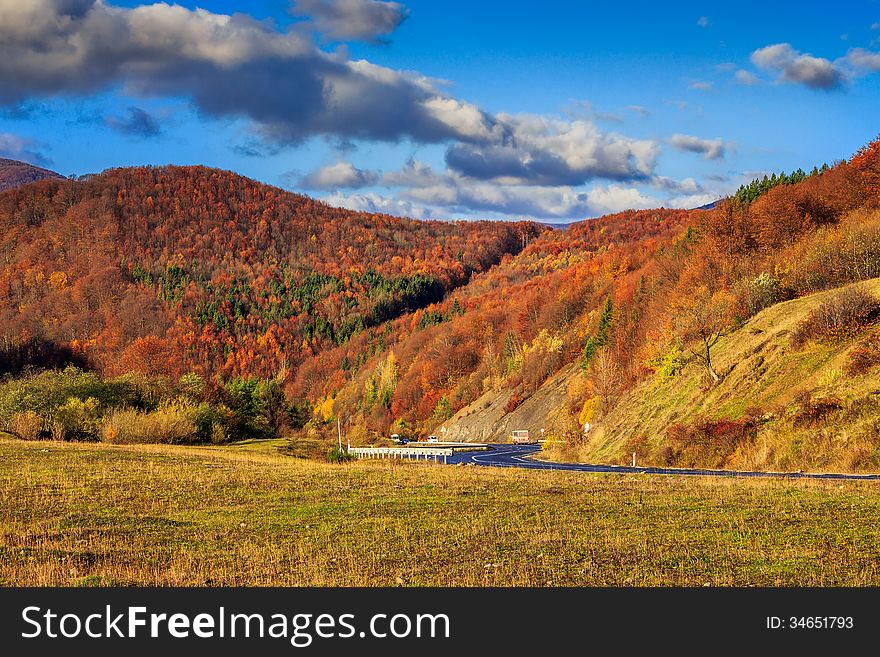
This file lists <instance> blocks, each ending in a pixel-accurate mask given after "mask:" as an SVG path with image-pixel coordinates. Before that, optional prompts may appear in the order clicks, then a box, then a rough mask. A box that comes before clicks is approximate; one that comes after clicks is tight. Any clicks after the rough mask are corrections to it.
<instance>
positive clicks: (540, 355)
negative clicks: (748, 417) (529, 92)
mask: <svg viewBox="0 0 880 657" xmlns="http://www.w3.org/2000/svg"><path fill="white" fill-rule="evenodd" d="M878 183H880V142H873V143H872V144H870V145H868V146H866V147H865V148H864V149H862V150H861V151H859V152H858V153H857V154H855V155H854V156H853V158H852V159H851V160H849V161H845V162H839V163H837V164H835V165H834V166H830V167H824V166H823V167H822V168H821V169H819V168H817V169H815V170H814V171H813V172H812V173H811V174H809V175H808V174H806V173H803V172H802V171H799V172H795V173H793V174H787V175H781V176H778V177H776V178H770V179H767V181H766V183H765V182H764V181H762V180H759V181H756V182H755V183H753V184H752V185H748V186H744V187H743V189H741V190H740V193H738V194H737V195H736V196H734V197H731V198H729V199H726V200H724V201H722V202H720V203H719V204H718V205H717V207H715V208H713V209H709V210H666V209H658V210H644V211H628V212H623V213H619V214H616V215H609V216H606V217H602V218H599V219H595V220H588V221H583V222H579V223H576V224H573V225H571V226H570V227H568V228H567V229H566V230H552V229H549V228H548V227H546V226H540V225H538V224H535V223H530V222H523V223H517V224H510V223H491V222H473V223H468V222H452V223H446V222H417V221H411V220H405V219H398V218H394V217H390V216H385V215H375V214H365V213H356V212H349V211H346V210H340V209H335V208H331V207H328V206H326V205H324V204H322V203H320V202H317V201H314V200H311V199H309V198H307V197H303V196H297V195H294V194H289V193H287V192H284V191H281V190H279V189H276V188H272V187H267V186H264V185H260V184H257V183H255V182H253V181H250V180H247V179H245V178H241V177H239V176H236V175H234V174H230V173H227V172H222V171H216V170H211V169H204V168H199V167H191V168H175V167H166V168H138V169H119V170H111V171H107V172H105V173H103V174H100V175H97V176H92V177H89V178H87V179H85V180H79V181H67V180H62V181H43V182H40V183H37V184H33V185H28V186H25V187H21V188H17V189H13V190H10V191H7V192H5V193H3V194H2V195H0V223H2V229H3V230H2V237H0V251H2V254H3V268H2V271H0V299H2V304H0V313H2V314H0V333H2V336H3V358H4V361H3V367H4V370H5V371H6V372H11V373H18V372H21V371H23V370H24V369H26V368H28V367H31V368H32V367H34V366H36V367H37V368H39V367H61V366H63V365H65V364H71V363H72V364H75V365H77V366H78V367H79V368H80V369H79V370H75V371H74V370H69V371H68V373H67V374H66V375H63V376H66V377H67V378H66V379H64V381H62V382H61V383H59V382H58V381H57V380H54V379H53V380H49V379H45V378H44V379H40V378H39V375H31V376H32V377H34V378H32V379H28V380H27V381H25V383H22V382H21V380H20V381H18V382H17V383H16V382H10V383H7V384H6V387H5V388H4V389H3V390H0V415H3V417H4V418H6V420H5V421H6V425H7V426H11V423H12V419H13V416H16V413H17V412H18V413H19V415H20V414H21V409H20V408H19V409H18V411H17V410H16V409H17V407H16V404H19V402H17V401H15V400H21V399H31V397H28V395H30V394H31V392H28V391H33V390H40V391H46V390H51V389H58V388H59V386H60V387H62V388H64V390H66V391H67V392H65V393H64V394H63V395H62V397H64V399H61V397H58V396H57V395H55V397H52V399H56V397H58V398H57V399H56V401H52V402H51V403H50V402H49V401H45V400H46V399H48V397H47V396H46V395H47V394H48V393H45V394H44V393H40V394H41V395H43V396H42V397H41V399H43V400H44V402H45V403H43V402H41V404H42V405H34V406H33V407H29V408H28V412H31V413H33V414H34V416H33V417H31V416H28V417H27V418H22V417H19V416H16V417H17V418H18V420H20V421H22V422H24V425H27V426H29V425H28V422H30V425H33V426H39V427H40V428H38V429H32V430H31V431H30V433H31V434H34V435H40V434H42V435H45V434H47V433H51V432H52V431H54V429H53V427H56V426H60V425H59V424H58V423H61V424H63V423H64V422H66V421H68V419H69V417H75V418H78V419H76V420H75V421H73V425H72V426H74V429H75V431H74V433H76V432H77V431H79V432H80V433H81V434H82V435H92V436H97V435H99V434H100V435H102V436H103V437H105V439H110V440H113V439H116V438H117V435H118V432H119V430H120V427H121V426H123V425H124V424H125V423H126V422H133V421H134V420H133V419H132V417H129V418H128V419H126V417H123V416H119V415H118V414H117V415H116V416H113V417H115V418H116V419H115V420H112V421H111V420H108V419H107V418H110V417H111V416H112V414H113V413H115V412H116V411H114V410H113V409H117V410H118V409H120V408H123V407H124V408H128V407H132V408H133V409H135V410H136V411H137V412H148V413H158V412H159V411H162V412H165V413H166V414H167V413H170V414H171V416H174V417H177V415H180V416H181V417H183V416H185V417H186V418H187V420H186V421H187V422H189V423H190V424H187V425H185V427H184V429H185V430H184V429H181V432H182V433H180V432H178V433H180V435H186V436H188V438H187V439H188V440H189V439H196V438H197V437H200V438H199V439H207V438H208V437H210V439H212V440H226V439H229V438H230V437H235V436H237V435H257V434H260V435H269V434H278V433H281V434H284V435H305V434H310V435H311V436H312V437H313V438H320V437H321V436H322V435H325V434H326V435H329V434H330V433H331V432H332V431H333V430H334V428H335V420H336V418H341V419H342V420H343V421H344V423H345V429H346V433H347V434H348V435H349V436H350V437H351V438H352V440H353V441H355V442H357V441H369V442H374V441H376V440H377V439H379V438H380V437H382V436H387V435H388V433H389V432H391V431H396V432H398V433H410V434H412V435H419V434H421V435H424V433H426V432H428V431H433V430H437V429H438V428H439V427H441V426H442V425H444V423H447V422H449V421H450V420H451V419H452V423H453V424H454V425H455V430H456V435H459V436H465V437H466V436H467V435H468V431H469V427H471V425H469V424H468V423H469V422H471V421H475V418H476V417H477V416H479V415H480V414H479V413H477V412H476V411H478V410H480V409H478V408H477V407H476V405H475V404H477V403H478V404H481V405H483V406H484V407H485V408H489V407H490V406H491V407H492V413H493V414H494V415H493V417H496V418H497V416H498V414H499V413H500V414H501V415H505V414H508V415H509V414H511V413H514V412H515V411H516V410H517V409H518V408H519V407H520V406H521V405H523V404H525V403H526V402H528V401H529V400H530V399H532V398H533V396H535V394H536V392H539V391H541V394H540V395H538V396H537V397H535V399H539V400H540V404H538V405H536V404H537V402H531V403H532V405H531V406H530V407H529V412H528V413H526V414H525V415H522V417H536V413H537V412H538V410H540V414H541V415H543V416H544V420H545V422H542V426H541V427H540V428H546V429H547V432H548V436H549V437H551V438H553V439H554V440H558V441H562V442H563V443H565V444H566V445H580V444H582V443H583V442H584V436H583V432H582V427H583V424H584V422H586V421H589V422H590V423H591V424H592V425H593V426H594V427H595V428H596V429H597V431H598V430H602V431H605V428H603V422H604V421H605V420H606V419H609V418H610V419H611V420H613V422H614V426H616V427H620V426H628V425H627V418H621V417H620V411H618V414H617V415H614V414H613V413H614V410H615V408H616V407H617V406H618V405H619V404H620V402H621V400H622V399H624V398H627V399H630V398H628V397H626V396H627V395H633V394H636V391H638V390H644V389H645V386H649V387H650V386H659V385H667V384H668V382H670V381H675V380H676V378H677V377H685V378H684V379H681V380H682V381H685V380H687V381H692V380H693V379H694V378H696V379H698V380H699V385H698V386H697V387H698V388H699V387H701V389H703V390H705V391H707V392H709V391H712V390H719V389H721V387H723V385H724V381H725V379H726V377H727V376H728V375H729V371H728V370H727V369H726V368H727V367H728V366H729V364H728V363H727V362H721V363H719V360H718V345H719V343H722V341H723V340H724V339H725V338H726V337H727V336H730V335H733V332H734V331H736V330H737V329H738V328H740V327H743V326H744V325H746V323H747V322H748V320H749V318H751V317H752V316H754V315H756V314H757V313H759V312H761V311H762V310H763V309H765V308H769V307H771V306H775V305H776V304H779V303H780V302H783V301H786V300H791V299H796V298H799V297H803V296H805V295H809V294H813V293H815V292H818V291H821V290H826V289H830V288H835V287H838V286H841V285H845V284H848V283H851V282H854V281H859V280H864V279H869V278H874V277H877V276H880V212H878V204H880V184H878ZM878 307H880V306H878ZM878 314H880V313H877V314H871V313H868V314H867V315H864V316H861V315H860V316H859V318H858V319H857V321H856V320H853V322H855V323H854V324H853V325H852V326H850V325H849V324H846V321H849V320H839V321H840V322H844V324H846V325H843V324H842V325H841V327H842V328H841V327H838V328H839V329H840V330H839V331H838V333H839V335H838V334H837V333H835V331H837V330H838V329H837V328H835V326H836V325H834V323H833V322H832V323H831V325H830V328H827V327H826V328H827V331H828V335H830V336H832V337H831V338H829V337H828V336H826V335H825V334H824V333H822V332H821V331H819V332H818V333H815V334H810V335H809V336H807V337H806V338H805V339H806V340H825V339H832V338H833V339H838V338H840V339H843V337H845V338H846V339H852V337H853V335H860V333H859V331H862V330H864V328H865V327H868V326H870V325H871V324H872V323H873V322H874V321H876V319H877V315H878ZM835 321H837V320H835ZM850 323H851V324H852V322H850ZM805 330H806V329H805ZM834 336H837V337H834ZM841 336H843V337H841ZM866 358H868V361H870V362H869V363H867V364H866V365H865V367H866V368H867V369H868V370H870V368H872V367H874V361H873V360H871V357H867V356H866ZM722 360H723V359H722ZM877 362H878V363H880V359H878V361H877ZM89 369H91V370H95V374H94V375H85V374H83V373H82V371H81V370H89ZM563 375H564V376H563ZM53 376H62V375H61V374H56V375H53ZM84 376H85V377H86V378H85V379H83V378H82V377H84ZM88 376H91V377H97V378H91V379H89V378H88ZM77 377H79V378H77ZM132 377H135V378H132ZM101 378H103V379H104V380H105V383H104V384H101V385H110V384H112V385H114V386H117V388H102V387H100V385H99V382H100V381H99V380H100V379H101ZM551 379H552V381H551V384H552V385H551V384H547V381H548V380H551ZM28 381H29V382H28ZM145 381H149V382H152V383H150V384H149V385H146V384H145V383H144V382H145ZM545 384H547V385H551V387H550V388H547V387H545ZM10 386H11V387H10ZM16 386H18V387H16ZM22 386H24V387H22ZM28 386H31V387H30V388H29V387H28ZM96 386H97V387H96ZM118 386H121V387H118ZM126 386H128V387H126ZM132 386H134V387H132ZM673 388H674V386H673ZM652 389H653V388H652ZM688 389H689V390H691V389H693V386H690V387H688ZM84 390H89V391H91V392H88V394H87V393H86V392H82V391H84ZM77 391H81V392H77ZM89 398H91V399H93V400H94V401H93V402H92V403H91V406H90V407H89V408H85V407H83V406H82V404H86V403H87V402H88V399H89ZM163 399H164V401H162V400H163ZM169 399H171V400H172V401H173V402H174V404H177V406H174V407H173V408H171V407H169V406H168V402H169ZM114 400H115V401H114ZM119 400H123V401H119ZM477 400H480V401H479V402H477ZM498 400H503V404H500V405H499V402H498ZM56 402H57V403H56ZM68 402H69V403H71V404H73V406H71V407H70V408H68V409H67V411H65V412H66V413H67V415H65V414H64V413H61V414H60V415H59V412H58V411H57V407H58V406H59V405H62V406H63V405H64V404H66V403H68ZM628 403H629V404H630V406H631V407H632V406H633V404H632V402H631V399H630V402H628ZM53 404H55V406H53ZM78 404H79V405H78ZM163 404H165V406H163ZM199 404H209V405H211V410H210V412H208V410H205V409H203V411H204V412H202V411H199V412H198V413H197V412H196V410H194V409H196V408H197V407H198V405H199ZM621 408H623V407H621ZM738 408H739V410H738V411H737V412H738V413H740V415H741V414H742V413H743V412H744V408H741V407H738ZM46 409H50V410H46ZM51 409H56V410H51ZM163 409H164V410H163ZM169 409H170V410H169ZM126 412H127V411H126ZM132 412H134V411H132ZM175 413H176V414H177V415H175ZM199 413H202V415H199ZM181 414H182V415H181ZM163 417H164V416H163ZM59 418H61V419H59ZM65 418H67V419H65ZM84 418H85V419H84ZM453 418H454V419H453ZM469 418H470V419H469ZM733 419H734V420H737V421H738V417H737V418H733ZM25 420H27V422H25ZM611 420H609V421H611ZM673 420H674V418H673V419H671V420H669V421H670V422H673ZM157 421H158V420H157ZM163 421H164V420H163ZM77 423H78V424H77ZM102 423H103V424H102ZM151 426H153V425H151ZM157 426H158V425H157ZM83 427H85V428H83ZM108 427H109V428H108ZM218 427H219V428H218ZM525 428H531V429H533V430H537V429H539V427H537V426H535V427H525ZM484 429H485V427H483V429H481V431H482V433H481V434H480V435H481V437H486V436H485V434H486V431H485V430H484ZM689 430H690V429H689V428H688V426H686V425H682V427H681V428H679V429H678V431H679V434H678V435H680V436H681V435H684V436H687V435H690V434H688V433H687V432H688V431H689ZM159 432H160V433H161V431H159ZM19 433H22V432H20V431H19ZM490 433H491V432H490ZM612 433H613V431H612ZM171 434H173V435H178V434H174V432H171ZM66 435H72V434H71V433H70V432H68V433H67V434H66ZM108 435H109V438H107V437H108ZM605 435H606V436H610V435H611V434H608V433H606V434H605ZM695 435H696V434H695ZM614 436H616V437H615V438H614V440H613V441H611V442H608V443H607V444H609V445H610V444H611V443H612V442H613V444H614V445H618V448H619V449H624V448H626V449H628V448H629V443H627V441H626V440H622V439H620V438H619V436H618V435H617V434H614ZM491 437H493V438H495V439H501V440H503V439H504V438H505V436H504V435H497V436H491ZM609 440H610V438H609ZM615 441H616V442H615ZM621 441H622V442H621ZM618 448H615V449H618ZM662 448H663V445H662V444H659V443H655V442H652V443H651V449H650V453H651V454H655V455H656V456H657V458H660V457H659V455H660V454H661V452H662ZM603 449H605V448H603ZM608 449H611V448H608ZM608 449H606V450H605V452H602V450H601V449H600V450H599V452H600V453H602V454H604V455H605V456H608V455H609V454H610V452H609V451H608ZM594 453H596V452H595V451H594ZM646 453H647V452H646ZM663 453H666V452H663ZM681 453H682V454H690V453H691V452H687V450H684V451H682V452H681ZM609 458H610V456H609ZM614 458H617V457H616V456H614ZM682 458H684V457H682Z"/></svg>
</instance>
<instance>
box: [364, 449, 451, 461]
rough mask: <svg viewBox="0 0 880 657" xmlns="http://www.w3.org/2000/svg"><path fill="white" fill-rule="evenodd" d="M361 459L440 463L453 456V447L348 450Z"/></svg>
mask: <svg viewBox="0 0 880 657" xmlns="http://www.w3.org/2000/svg"><path fill="white" fill-rule="evenodd" d="M348 453H349V454H352V455H354V456H356V457H358V458H360V459H363V458H366V459H415V460H416V461H421V460H424V461H429V460H431V459H433V460H434V462H435V463H439V462H440V459H441V458H442V459H443V463H446V459H447V458H449V457H450V456H452V448H451V447H446V448H443V447H351V448H349V450H348Z"/></svg>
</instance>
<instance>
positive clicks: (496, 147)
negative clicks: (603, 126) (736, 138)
mask: <svg viewBox="0 0 880 657" xmlns="http://www.w3.org/2000/svg"><path fill="white" fill-rule="evenodd" d="M659 151H660V146H659V144H658V143H657V142H656V141H653V140H637V139H631V138H629V137H625V136H622V135H618V134H613V133H612V134H606V133H603V132H601V131H600V130H599V129H598V128H597V127H596V126H595V124H593V123H592V122H590V121H584V120H576V121H571V122H569V121H561V120H556V119H550V118H547V117H543V116H536V115H509V114H499V115H497V116H496V117H495V124H494V126H493V139H492V140H491V141H489V142H488V143H459V144H456V145H454V146H452V147H450V148H449V149H448V151H447V152H446V164H447V166H448V167H449V168H450V169H452V170H453V171H456V172H457V173H460V174H462V175H465V176H469V177H471V178H476V179H479V180H495V181H500V182H508V183H531V184H538V185H579V184H582V183H584V182H587V181H589V180H592V179H595V178H606V179H611V180H639V179H644V178H647V177H648V176H650V175H651V173H652V172H653V170H654V166H655V164H656V160H657V156H658V155H659Z"/></svg>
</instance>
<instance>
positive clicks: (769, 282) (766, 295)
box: [746, 272, 783, 315]
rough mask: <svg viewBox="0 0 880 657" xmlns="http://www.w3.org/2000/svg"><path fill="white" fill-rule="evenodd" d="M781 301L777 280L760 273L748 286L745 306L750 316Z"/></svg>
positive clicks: (780, 287)
mask: <svg viewBox="0 0 880 657" xmlns="http://www.w3.org/2000/svg"><path fill="white" fill-rule="evenodd" d="M782 300H783V292H782V285H781V284H780V282H779V279H778V278H776V277H774V276H771V275H770V274H768V273H766V272H761V273H760V274H759V275H758V276H757V277H755V279H754V280H752V281H751V283H750V284H749V288H748V295H747V300H746V305H747V306H748V311H749V314H750V315H755V314H757V313H758V312H760V311H762V310H764V308H769V307H770V306H772V305H774V304H776V303H779V302H780V301H782Z"/></svg>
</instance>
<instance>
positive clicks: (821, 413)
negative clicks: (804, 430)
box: [795, 392, 844, 427]
mask: <svg viewBox="0 0 880 657" xmlns="http://www.w3.org/2000/svg"><path fill="white" fill-rule="evenodd" d="M795 401H796V403H797V406H798V408H797V414H796V415H795V424H798V425H800V426H808V427H809V426H815V425H816V424H819V423H820V422H822V421H823V420H825V418H827V417H828V416H829V415H831V414H832V413H836V412H837V411H840V410H842V409H843V408H844V406H843V402H842V401H841V400H839V399H838V398H837V397H817V398H814V397H813V396H812V395H811V394H810V393H809V392H804V393H801V394H800V395H798V397H797V399H796V400H795Z"/></svg>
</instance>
